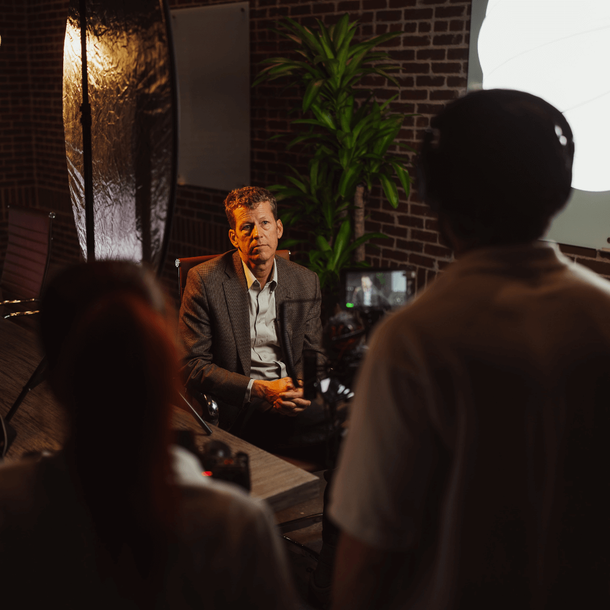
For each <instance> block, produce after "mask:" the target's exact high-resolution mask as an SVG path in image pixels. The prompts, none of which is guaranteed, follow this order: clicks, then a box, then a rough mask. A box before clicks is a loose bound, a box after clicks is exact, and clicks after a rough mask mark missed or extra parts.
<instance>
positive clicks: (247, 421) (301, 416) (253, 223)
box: [179, 187, 322, 448]
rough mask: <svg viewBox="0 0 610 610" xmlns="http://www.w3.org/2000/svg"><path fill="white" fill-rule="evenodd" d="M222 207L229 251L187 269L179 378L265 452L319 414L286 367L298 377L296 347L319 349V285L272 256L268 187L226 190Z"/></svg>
mask: <svg viewBox="0 0 610 610" xmlns="http://www.w3.org/2000/svg"><path fill="white" fill-rule="evenodd" d="M225 210H226V213H227V218H228V220H229V224H230V226H231V229H230V230H229V238H230V240H231V243H232V244H233V245H234V246H235V248H236V249H235V250H233V251H230V252H226V253H225V254H223V255H221V256H219V257H218V258H215V259H213V260H211V261H207V262H205V263H202V264H201V265H198V266H197V267H194V268H193V269H191V271H190V272H189V275H188V278H187V283H186V288H185V292H184V296H183V299H182V307H181V310H180V321H179V330H180V334H181V336H182V340H183V344H184V349H185V353H184V358H183V376H184V379H185V380H186V386H187V389H188V390H189V391H190V392H191V393H192V394H193V395H195V396H196V395H197V394H198V393H206V394H208V395H211V396H212V397H213V398H214V399H215V400H216V401H217V402H218V403H219V414H220V426H221V427H222V428H225V429H227V430H231V432H233V433H235V434H238V435H240V436H242V437H243V438H246V439H248V440H250V441H251V442H254V443H256V444H259V445H262V446H267V447H269V448H273V447H274V446H276V445H277V444H278V443H279V444H280V445H281V443H282V442H284V441H286V440H287V439H288V438H289V437H292V436H294V435H298V434H301V433H303V431H306V430H307V429H308V428H310V427H311V426H312V425H315V423H319V420H320V416H321V414H320V413H319V409H318V410H317V411H316V412H315V413H312V411H314V410H315V409H312V408H311V404H310V401H308V400H305V399H304V398H303V390H302V388H301V387H300V386H298V385H297V386H295V384H294V382H293V380H292V379H291V377H290V376H289V374H290V371H291V368H292V369H293V370H294V372H295V373H296V375H297V376H298V377H299V378H301V376H302V368H303V351H304V350H307V349H312V350H315V351H317V352H321V340H322V325H321V322H320V306H321V296H320V283H319V280H318V276H317V275H316V274H315V273H313V272H312V271H309V270H308V269H305V268H304V267H302V266H300V265H297V264H295V263H292V262H290V261H287V260H284V259H282V258H279V257H276V256H275V252H276V249H277V245H278V241H279V239H280V237H281V236H282V233H283V227H282V221H281V220H279V219H278V218H277V203H276V201H275V198H274V197H273V195H272V194H271V193H270V192H269V191H267V190H265V189H262V188H258V187H244V188H242V189H237V190H235V191H232V192H231V193H230V194H229V196H228V197H227V199H226V201H225ZM283 305H285V316H284V319H282V315H281V312H282V306H283Z"/></svg>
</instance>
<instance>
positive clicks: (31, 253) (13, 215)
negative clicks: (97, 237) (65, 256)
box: [0, 206, 55, 457]
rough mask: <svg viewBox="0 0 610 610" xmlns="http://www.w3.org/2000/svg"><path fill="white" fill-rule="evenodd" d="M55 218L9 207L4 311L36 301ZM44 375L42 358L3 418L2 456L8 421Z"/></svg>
mask: <svg viewBox="0 0 610 610" xmlns="http://www.w3.org/2000/svg"><path fill="white" fill-rule="evenodd" d="M54 218H55V212H43V211H41V210H34V209H30V208H20V207H12V206H11V207H9V209H8V239H7V247H6V256H5V258H4V266H3V267H2V276H1V277H0V289H1V290H2V297H3V299H4V300H2V301H0V305H3V306H4V307H5V308H7V309H18V308H19V306H23V305H29V304H34V303H37V302H38V301H39V298H40V292H41V291H42V287H43V285H44V282H45V279H46V275H47V271H48V269H49V261H50V260H51V244H52V242H53V219H54ZM7 297H8V298H7ZM7 306H9V307H7ZM15 306H17V307H15ZM30 306H31V305H30ZM38 312H39V310H27V311H24V310H18V311H11V312H9V313H6V314H5V315H4V316H3V317H4V319H5V320H6V319H8V320H13V319H16V318H24V317H29V316H31V315H34V314H36V313H38ZM45 376H46V360H45V359H44V358H43V359H42V360H41V362H40V364H39V365H38V366H37V367H36V369H35V370H34V372H33V373H32V376H31V377H30V379H29V380H28V381H27V383H26V384H25V386H23V389H22V390H21V392H20V394H19V396H18V397H17V399H16V400H15V402H14V403H13V405H12V406H11V408H10V410H9V412H8V413H7V414H6V416H5V417H4V422H2V426H1V427H2V430H1V432H2V437H3V438H2V441H1V442H0V446H1V451H0V453H1V455H2V457H4V455H5V454H6V451H7V450H8V448H9V446H10V444H11V443H12V441H13V440H14V439H15V436H16V432H15V430H14V428H13V427H12V426H10V425H9V422H10V421H11V419H12V418H13V416H14V415H15V413H16V412H17V409H18V408H19V405H21V403H22V402H23V400H24V398H25V397H26V396H27V394H28V393H29V392H30V390H33V389H34V388H35V387H36V386H37V385H38V384H39V383H40V382H41V381H43V380H44V378H45Z"/></svg>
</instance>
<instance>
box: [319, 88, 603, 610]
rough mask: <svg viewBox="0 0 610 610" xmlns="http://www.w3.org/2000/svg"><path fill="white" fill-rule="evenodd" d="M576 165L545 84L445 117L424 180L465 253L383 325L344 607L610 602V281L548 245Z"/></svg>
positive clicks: (348, 525)
mask: <svg viewBox="0 0 610 610" xmlns="http://www.w3.org/2000/svg"><path fill="white" fill-rule="evenodd" d="M573 154H574V144H573V141H572V132H571V129H570V126H569V125H568V123H567V122H566V120H565V118H564V117H563V116H562V114H561V113H560V112H559V111H558V110H556V109H555V108H553V107H552V106H551V105H550V104H548V103H547V102H545V101H543V100H542V99H540V98H537V97H535V96H533V95H529V94H527V93H522V92H519V91H508V90H489V91H477V92H474V93H470V94H469V95H467V96H465V97H464V98H462V99H459V100H457V101H455V102H453V103H451V104H450V105H448V106H447V108H445V109H444V110H443V111H442V112H441V113H440V114H439V115H438V116H437V117H436V118H435V119H433V121H432V129H431V130H430V131H429V132H428V133H427V138H426V140H425V142H424V146H423V149H422V153H421V157H420V169H421V177H420V181H419V183H418V189H419V193H420V195H421V196H422V198H423V199H424V201H425V202H426V203H428V204H429V205H430V206H431V207H432V208H433V209H434V210H435V211H436V212H437V213H438V219H439V226H440V227H441V230H442V233H443V234H444V235H445V237H446V240H448V242H449V244H450V245H451V246H452V247H453V249H454V252H455V255H456V258H457V261H456V262H454V263H453V264H452V265H451V266H450V267H449V268H448V269H447V270H446V271H445V272H443V273H442V274H441V275H440V276H439V277H438V278H437V279H436V280H435V281H434V283H433V284H432V285H431V286H429V287H427V288H426V290H424V291H423V292H422V293H421V294H419V295H418V297H417V298H416V299H415V300H413V301H412V302H411V303H410V304H409V305H407V306H406V307H405V308H403V309H402V310H401V311H400V312H397V313H396V314H395V315H393V316H391V317H389V318H387V319H386V320H385V321H384V322H383V323H381V324H380V325H379V326H378V327H377V329H376V331H375V332H374V334H373V338H372V340H371V343H370V349H369V352H368V354H367V356H366V358H365V362H364V364H363V368H362V370H361V372H360V374H359V379H358V383H357V385H356V388H355V400H354V402H353V405H352V409H353V415H352V420H351V423H350V429H349V434H348V437H347V439H346V441H345V443H344V446H343V453H342V455H341V456H340V459H339V467H338V469H337V473H336V476H335V478H334V480H333V484H334V487H333V489H332V490H331V503H330V516H331V518H333V519H334V520H335V521H336V522H337V524H338V525H339V527H340V528H341V530H342V536H341V540H340V543H339V547H338V552H337V562H336V570H335V582H334V590H333V597H334V606H333V608H335V609H337V610H339V609H349V610H358V609H359V608H401V609H408V608H422V609H424V608H425V609H426V610H440V609H462V608H463V609H475V608H477V609H478V608H494V609H506V610H514V609H516V608H528V609H531V610H538V609H540V610H542V609H543V608H573V607H582V608H590V607H594V608H602V607H603V608H607V607H609V606H610V595H609V589H608V573H609V570H610V561H609V555H608V546H609V543H610V527H609V526H608V511H609V510H610V501H609V498H610V494H608V483H607V480H606V476H607V473H606V468H607V464H608V463H609V461H610V454H609V443H608V434H609V433H610V409H609V406H608V383H607V380H608V378H609V375H610V284H609V283H608V282H607V281H606V280H605V279H603V278H600V277H599V276H598V275H596V274H595V273H593V272H592V271H590V270H589V269H587V268H585V267H582V266H580V265H577V264H575V263H573V262H572V261H570V260H569V259H568V258H566V257H565V256H563V255H562V254H561V253H560V251H559V249H558V248H557V246H556V245H555V244H552V243H545V242H540V241H538V239H539V238H540V237H541V236H542V235H544V233H545V231H546V229H547V227H548V226H549V223H550V221H551V219H552V217H553V216H554V215H555V214H556V213H557V212H559V210H561V209H562V208H563V207H564V205H565V204H566V202H567V200H568V197H569V195H570V184H571V178H572V159H573Z"/></svg>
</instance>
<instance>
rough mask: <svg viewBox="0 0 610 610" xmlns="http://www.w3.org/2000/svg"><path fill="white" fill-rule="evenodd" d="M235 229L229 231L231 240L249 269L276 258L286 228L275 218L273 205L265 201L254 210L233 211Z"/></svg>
mask: <svg viewBox="0 0 610 610" xmlns="http://www.w3.org/2000/svg"><path fill="white" fill-rule="evenodd" d="M233 217H234V219H235V229H230V230H229V239H230V240H231V243H232V244H233V246H234V247H235V248H237V250H238V251H239V255H240V256H241V259H242V260H243V261H244V263H246V265H248V266H249V267H251V268H252V267H254V266H255V265H258V264H261V263H264V262H266V261H268V260H269V259H272V258H273V257H274V256H275V251H276V250H277V244H278V241H279V239H280V237H282V233H283V232H284V227H283V226H282V221H281V220H275V218H273V212H272V211H271V204H270V203H269V202H268V201H263V202H261V203H259V204H258V206H257V207H256V208H254V209H253V210H251V209H249V208H237V209H235V210H233Z"/></svg>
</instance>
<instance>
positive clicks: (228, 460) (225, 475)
mask: <svg viewBox="0 0 610 610" xmlns="http://www.w3.org/2000/svg"><path fill="white" fill-rule="evenodd" d="M200 460H201V464H202V466H203V469H204V473H205V474H206V475H207V476H211V477H212V478H214V479H220V480H222V481H228V482H229V483H235V484H236V485H239V486H240V487H243V488H244V489H245V490H246V491H250V489H251V488H252V486H251V483H250V459H249V457H248V454H247V453H244V452H243V451H238V452H237V453H236V454H235V455H233V454H232V452H231V449H230V447H229V446H228V445H227V444H226V443H223V442H222V441H216V440H212V441H208V442H207V443H206V444H205V445H204V447H203V453H202V454H201V455H200Z"/></svg>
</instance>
